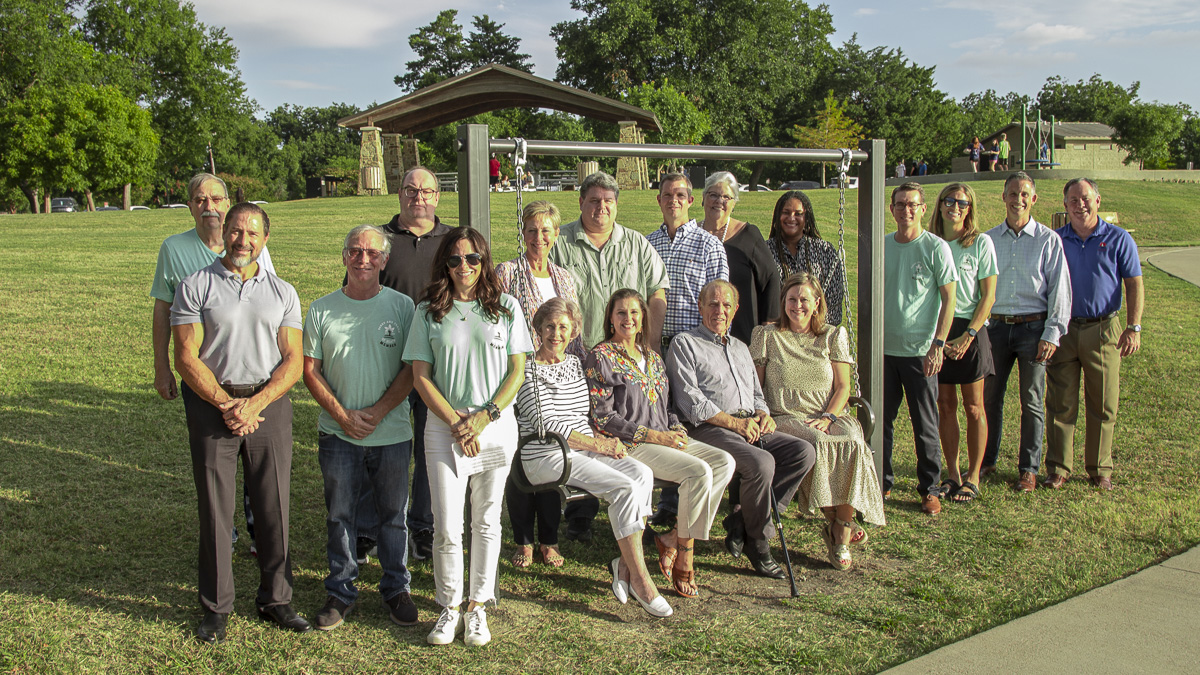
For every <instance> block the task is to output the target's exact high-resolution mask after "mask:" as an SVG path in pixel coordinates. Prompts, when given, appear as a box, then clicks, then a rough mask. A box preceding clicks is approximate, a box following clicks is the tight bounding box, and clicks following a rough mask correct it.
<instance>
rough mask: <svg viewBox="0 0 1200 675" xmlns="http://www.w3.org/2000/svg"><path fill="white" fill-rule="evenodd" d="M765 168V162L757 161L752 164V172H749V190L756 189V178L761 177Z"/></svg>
mask: <svg viewBox="0 0 1200 675" xmlns="http://www.w3.org/2000/svg"><path fill="white" fill-rule="evenodd" d="M765 167H766V163H765V162H761V161H757V162H755V163H754V170H753V171H751V172H750V189H751V190H753V189H754V188H756V187H758V178H759V177H760V176H762V172H763V169H764V168H765Z"/></svg>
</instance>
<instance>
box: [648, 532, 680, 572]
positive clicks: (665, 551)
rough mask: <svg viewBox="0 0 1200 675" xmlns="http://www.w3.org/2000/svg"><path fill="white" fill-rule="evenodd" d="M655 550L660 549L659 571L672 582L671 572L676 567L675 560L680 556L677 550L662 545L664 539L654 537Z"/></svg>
mask: <svg viewBox="0 0 1200 675" xmlns="http://www.w3.org/2000/svg"><path fill="white" fill-rule="evenodd" d="M654 548H656V549H658V569H659V570H660V571H661V572H662V573H663V576H664V577H666V578H667V581H671V571H672V569H673V568H674V567H675V558H676V556H678V555H679V551H678V550H677V549H674V548H671V547H670V546H667V545H666V544H664V543H662V537H660V536H658V535H657V534H656V535H654Z"/></svg>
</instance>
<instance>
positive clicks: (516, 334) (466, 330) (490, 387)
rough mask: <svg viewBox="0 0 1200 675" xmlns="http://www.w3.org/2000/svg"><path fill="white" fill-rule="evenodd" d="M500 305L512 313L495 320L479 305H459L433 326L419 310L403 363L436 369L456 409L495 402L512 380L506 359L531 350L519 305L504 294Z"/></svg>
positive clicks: (441, 387)
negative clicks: (499, 391)
mask: <svg viewBox="0 0 1200 675" xmlns="http://www.w3.org/2000/svg"><path fill="white" fill-rule="evenodd" d="M500 302H501V303H502V304H503V305H504V306H505V307H506V308H508V310H509V311H510V312H512V318H511V319H510V318H507V317H505V316H504V315H503V314H501V315H500V317H499V319H498V320H497V321H490V320H488V319H487V318H486V317H485V316H484V314H483V308H482V307H481V306H480V305H479V303H478V302H477V301H476V302H458V301H455V303H454V306H453V307H451V308H450V312H449V313H448V314H446V316H444V317H442V320H441V322H440V323H439V322H435V321H434V320H433V319H432V318H430V316H429V315H428V314H427V313H426V312H425V310H426V309H427V307H428V304H427V303H424V302H423V303H421V304H420V305H418V306H417V315H416V318H415V319H414V320H413V323H412V330H410V331H409V332H408V343H407V344H406V345H405V346H404V360H405V361H407V362H409V363H412V362H413V361H424V362H426V363H428V364H430V365H432V366H433V368H432V369H431V372H432V375H433V382H434V384H436V385H437V388H438V391H440V392H441V393H442V396H444V397H446V401H447V402H449V403H450V406H451V407H452V408H454V409H455V410H460V409H464V408H465V409H469V410H475V409H478V408H480V407H482V406H483V404H485V403H487V402H488V401H490V400H492V397H493V396H495V395H496V391H498V390H499V389H500V385H501V383H503V382H504V378H505V376H506V375H508V357H509V356H510V355H512V354H524V353H528V352H532V351H533V341H532V340H531V339H530V338H529V329H528V328H526V326H525V316H524V315H523V314H522V313H521V305H520V304H519V303H518V302H517V301H516V299H514V298H513V297H512V296H511V295H508V294H507V293H502V294H501V295H500Z"/></svg>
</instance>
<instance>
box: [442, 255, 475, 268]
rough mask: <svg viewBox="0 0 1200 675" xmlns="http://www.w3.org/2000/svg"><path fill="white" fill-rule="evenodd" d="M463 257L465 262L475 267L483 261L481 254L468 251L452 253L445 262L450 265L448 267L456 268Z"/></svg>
mask: <svg viewBox="0 0 1200 675" xmlns="http://www.w3.org/2000/svg"><path fill="white" fill-rule="evenodd" d="M464 259H466V261H467V264H468V265H470V266H471V267H476V266H478V265H479V263H481V262H483V256H481V255H479V254H478V253H468V254H466V255H452V256H450V257H449V258H447V259H446V263H447V264H449V265H450V269H452V270H456V269H458V266H459V265H461V264H462V263H463V260H464Z"/></svg>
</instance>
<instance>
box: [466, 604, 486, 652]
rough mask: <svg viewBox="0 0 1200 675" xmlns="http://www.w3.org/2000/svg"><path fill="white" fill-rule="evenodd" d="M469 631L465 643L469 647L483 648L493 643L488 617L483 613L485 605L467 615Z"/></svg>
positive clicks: (478, 606) (477, 606)
mask: <svg viewBox="0 0 1200 675" xmlns="http://www.w3.org/2000/svg"><path fill="white" fill-rule="evenodd" d="M466 623H467V631H466V635H465V636H463V642H466V643H467V646H468V647H482V646H484V645H486V644H487V643H489V642H491V641H492V633H491V631H489V630H488V627H487V615H486V614H484V613H483V605H476V606H475V609H473V610H470V611H468V612H467V613H466Z"/></svg>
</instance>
